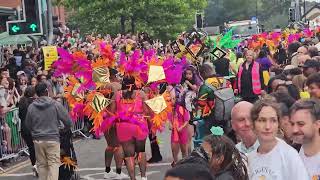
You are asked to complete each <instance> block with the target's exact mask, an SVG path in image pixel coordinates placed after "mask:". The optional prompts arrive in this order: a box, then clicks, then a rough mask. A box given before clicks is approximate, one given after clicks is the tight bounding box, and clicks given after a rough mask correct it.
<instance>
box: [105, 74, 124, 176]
mask: <svg viewBox="0 0 320 180" xmlns="http://www.w3.org/2000/svg"><path fill="white" fill-rule="evenodd" d="M109 72H110V83H109V84H107V85H106V86H105V87H104V89H109V90H111V93H109V94H107V96H108V97H106V98H108V99H112V97H113V96H115V95H116V93H117V92H118V91H120V90H121V84H120V82H119V79H118V78H117V73H118V71H117V70H115V69H112V68H109ZM104 137H105V139H106V141H107V144H108V146H107V147H106V150H105V166H106V169H105V174H104V178H105V179H109V178H111V179H112V178H113V179H123V178H129V177H128V176H127V175H125V174H124V173H122V172H121V166H122V162H123V149H122V146H121V145H120V143H119V141H118V138H117V133H116V125H115V124H113V125H112V127H110V129H109V130H108V131H106V132H105V133H104ZM113 156H114V160H115V164H116V173H114V172H113V171H112V169H111V168H110V167H111V162H112V158H113Z"/></svg>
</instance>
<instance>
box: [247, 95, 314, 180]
mask: <svg viewBox="0 0 320 180" xmlns="http://www.w3.org/2000/svg"><path fill="white" fill-rule="evenodd" d="M251 118H252V121H253V126H254V130H255V132H256V135H257V137H258V140H259V143H260V146H259V147H258V149H257V151H253V152H251V153H249V155H248V160H249V161H248V168H249V178H250V180H260V179H261V178H263V179H283V180H285V179H292V180H302V179H304V180H307V179H308V174H307V171H306V168H305V167H304V165H303V162H302V160H301V159H300V157H299V154H298V152H297V151H296V150H295V149H294V148H292V147H291V146H289V145H288V144H287V143H285V142H284V141H283V140H281V139H278V138H277V134H278V131H279V127H280V118H281V111H280V107H279V104H277V103H276V102H275V101H273V100H271V99H263V100H258V101H257V102H256V103H255V104H254V106H253V108H252V110H251Z"/></svg>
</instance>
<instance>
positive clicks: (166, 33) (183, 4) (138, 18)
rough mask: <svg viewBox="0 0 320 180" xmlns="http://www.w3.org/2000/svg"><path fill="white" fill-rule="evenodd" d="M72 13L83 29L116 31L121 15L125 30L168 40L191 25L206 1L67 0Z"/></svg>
mask: <svg viewBox="0 0 320 180" xmlns="http://www.w3.org/2000/svg"><path fill="white" fill-rule="evenodd" d="M63 2H64V5H66V6H67V7H68V8H69V9H71V12H72V10H73V13H71V16H70V23H71V24H73V25H75V26H78V27H79V28H80V29H81V30H82V32H87V33H90V32H99V33H110V34H113V35H114V34H117V33H119V32H120V31H121V30H120V27H121V25H120V16H124V17H125V19H126V21H125V28H126V29H125V30H126V32H131V31H132V26H131V20H132V19H134V25H135V26H134V27H135V28H136V29H134V31H135V32H141V31H145V32H148V33H149V34H150V35H152V36H154V37H156V38H160V39H162V40H168V39H173V38H176V37H175V35H176V34H177V33H180V32H182V31H185V30H187V29H190V28H192V26H193V24H194V22H195V21H194V14H195V13H196V12H197V11H200V12H202V11H203V10H204V8H206V6H207V0H95V1H88V0H64V1H63Z"/></svg>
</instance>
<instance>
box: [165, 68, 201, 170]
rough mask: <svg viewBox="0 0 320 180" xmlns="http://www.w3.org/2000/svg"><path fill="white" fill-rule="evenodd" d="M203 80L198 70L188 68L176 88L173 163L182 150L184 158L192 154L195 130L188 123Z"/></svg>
mask: <svg viewBox="0 0 320 180" xmlns="http://www.w3.org/2000/svg"><path fill="white" fill-rule="evenodd" d="M200 83H201V80H200V78H199V77H198V76H197V73H196V69H195V68H194V67H193V66H188V67H187V68H186V69H185V70H184V72H183V74H182V79H181V83H180V85H179V86H175V88H174V89H175V91H174V93H175V97H176V98H175V108H174V112H173V117H172V133H171V148H172V156H173V160H174V161H173V163H172V165H173V166H174V164H175V163H176V162H177V161H178V154H179V151H180V149H181V153H182V157H183V158H184V157H185V156H187V154H189V153H191V140H192V136H193V134H194V128H193V126H192V125H190V124H189V123H188V122H189V120H190V116H191V112H192V109H193V100H194V99H195V98H196V95H197V94H196V93H197V91H198V89H199V86H200Z"/></svg>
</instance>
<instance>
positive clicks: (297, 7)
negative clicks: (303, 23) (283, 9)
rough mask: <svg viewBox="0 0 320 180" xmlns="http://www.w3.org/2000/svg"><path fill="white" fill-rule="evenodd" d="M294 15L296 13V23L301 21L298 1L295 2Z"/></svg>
mask: <svg viewBox="0 0 320 180" xmlns="http://www.w3.org/2000/svg"><path fill="white" fill-rule="evenodd" d="M295 13H296V21H298V22H299V21H300V20H301V8H300V0H295Z"/></svg>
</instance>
